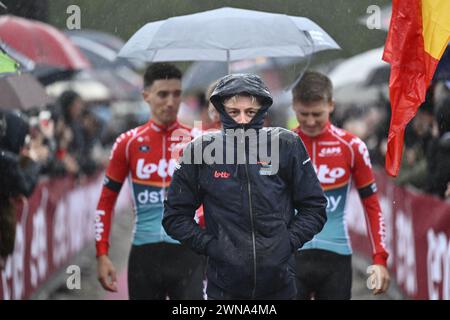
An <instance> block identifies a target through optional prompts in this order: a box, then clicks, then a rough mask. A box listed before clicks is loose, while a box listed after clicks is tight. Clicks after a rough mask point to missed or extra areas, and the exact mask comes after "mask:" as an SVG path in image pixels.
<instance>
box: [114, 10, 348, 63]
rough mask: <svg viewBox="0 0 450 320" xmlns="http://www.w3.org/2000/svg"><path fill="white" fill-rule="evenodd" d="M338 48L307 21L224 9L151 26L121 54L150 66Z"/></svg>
mask: <svg viewBox="0 0 450 320" xmlns="http://www.w3.org/2000/svg"><path fill="white" fill-rule="evenodd" d="M329 49H340V47H339V46H338V44H337V43H336V42H335V41H334V40H333V39H332V38H331V37H330V36H329V35H328V34H327V33H326V32H325V31H324V30H323V29H322V28H320V27H319V26H318V25H317V24H315V23H314V22H313V21H311V20H309V19H307V18H303V17H293V16H288V15H285V14H275V13H267V12H261V11H253V10H244V9H235V8H221V9H216V10H209V11H204V12H200V13H195V14H190V15H186V16H179V17H173V18H169V19H167V20H161V21H156V22H151V23H148V24H146V25H145V26H143V27H142V28H141V29H139V30H138V31H137V32H136V33H135V34H134V35H133V36H132V37H131V38H130V39H129V40H128V42H127V43H126V44H125V46H124V47H123V48H122V49H121V50H120V52H119V56H120V57H126V58H135V59H139V60H143V61H148V62H157V61H227V62H228V65H229V62H230V61H235V60H242V59H251V58H255V57H262V56H264V57H304V56H307V55H310V54H312V53H314V52H318V51H322V50H329Z"/></svg>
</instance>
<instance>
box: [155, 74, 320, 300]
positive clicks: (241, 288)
mask: <svg viewBox="0 0 450 320" xmlns="http://www.w3.org/2000/svg"><path fill="white" fill-rule="evenodd" d="M210 101H211V102H212V103H213V105H214V107H215V108H216V109H217V111H218V112H219V114H220V119H221V122H222V124H223V129H224V130H223V131H216V132H211V133H206V134H204V135H202V136H200V137H198V138H196V139H195V140H193V141H192V142H191V143H190V144H188V145H187V146H186V148H185V149H184V150H183V156H182V158H181V159H180V161H179V164H178V165H177V169H176V170H175V172H174V175H173V178H172V182H171V185H170V187H169V191H168V197H167V200H166V201H165V206H164V218H163V226H164V228H165V230H166V231H167V233H168V234H169V235H170V236H172V237H173V238H174V239H177V240H179V241H180V242H181V243H183V244H187V245H189V246H190V247H191V248H192V249H193V250H194V251H195V252H197V253H200V254H204V255H206V256H207V257H208V266H207V272H206V276H207V290H206V293H207V296H208V299H293V298H295V296H296V286H295V265H294V262H295V259H294V257H295V256H294V253H295V252H296V250H297V249H298V248H300V247H301V246H302V245H303V244H304V243H305V242H307V241H309V240H310V239H312V237H313V236H314V235H315V234H317V233H318V232H319V231H320V230H321V229H322V227H323V225H324V223H325V221H326V214H325V208H326V203H327V201H326V198H325V197H324V194H323V191H322V188H321V187H320V183H319V181H318V179H317V176H316V174H315V172H314V168H313V167H312V164H311V161H310V158H309V156H308V154H307V152H306V149H305V148H304V146H303V143H302V142H301V140H300V138H299V137H298V136H297V135H295V134H294V133H292V132H290V131H288V130H286V129H283V128H263V122H264V117H265V116H266V114H267V110H268V109H269V107H270V106H271V105H272V103H273V100H272V96H271V94H270V92H269V90H268V89H267V87H266V85H265V84H264V83H263V81H262V80H261V79H260V78H259V77H258V76H256V75H251V74H234V75H228V76H225V77H223V78H221V79H220V80H219V82H218V84H217V86H216V88H215V89H214V91H213V93H212V95H211V97H210ZM252 139H256V140H252ZM236 141H237V142H236ZM246 141H254V143H250V142H249V143H247V142H246ZM234 142H236V143H234ZM223 143H224V144H225V147H224V148H223V149H222V151H223V152H222V153H221V155H219V154H220V151H219V149H221V148H220V147H221V146H222V145H223ZM269 145H270V158H267V157H263V156H262V153H260V154H258V155H256V154H255V153H254V152H255V148H257V149H258V152H261V150H263V151H268V148H269ZM274 145H276V146H277V147H274ZM213 146H215V147H216V148H213V149H215V152H214V157H213V159H212V160H213V161H210V160H211V159H209V157H208V153H207V151H208V150H211V148H212V147H213ZM200 152H203V156H202V154H201V153H200ZM212 153H213V152H212ZM199 155H200V157H201V159H200V161H198V159H197V160H196V158H197V157H198V156H199ZM236 158H237V159H236ZM224 159H225V161H224ZM202 204H203V208H204V219H205V228H204V229H202V228H200V227H199V226H198V224H197V223H196V222H195V220H194V217H195V211H196V209H197V208H198V207H200V205H202ZM295 210H297V211H298V214H295Z"/></svg>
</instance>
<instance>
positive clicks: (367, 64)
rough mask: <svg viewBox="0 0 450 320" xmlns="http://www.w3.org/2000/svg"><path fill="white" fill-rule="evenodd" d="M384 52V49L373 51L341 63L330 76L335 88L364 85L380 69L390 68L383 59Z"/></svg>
mask: <svg viewBox="0 0 450 320" xmlns="http://www.w3.org/2000/svg"><path fill="white" fill-rule="evenodd" d="M383 50H384V47H380V48H376V49H372V50H369V51H366V52H363V53H360V54H357V55H355V56H353V57H350V58H348V59H347V60H345V61H343V62H342V63H340V64H339V65H338V66H336V68H334V69H333V70H332V71H331V72H330V74H329V77H330V79H331V81H332V82H333V86H334V87H335V88H339V87H343V86H346V85H349V84H361V85H364V84H365V83H367V82H368V81H369V80H370V79H369V78H370V76H371V75H372V74H373V73H374V72H376V71H377V70H378V69H382V68H386V67H387V68H388V67H389V64H388V63H387V62H384V61H383V59H381V57H382V56H383Z"/></svg>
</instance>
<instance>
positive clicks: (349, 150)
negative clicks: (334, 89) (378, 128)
mask: <svg viewBox="0 0 450 320" xmlns="http://www.w3.org/2000/svg"><path fill="white" fill-rule="evenodd" d="M294 131H295V132H296V133H297V134H298V135H299V136H300V137H301V139H302V140H303V143H304V144H305V146H306V149H307V150H308V153H309V155H310V157H311V160H312V162H313V164H314V168H315V169H316V173H317V176H318V178H319V181H320V183H321V185H322V187H323V189H324V191H325V195H326V197H327V199H328V206H327V217H328V220H327V222H326V224H325V226H324V228H323V230H322V231H321V232H320V233H319V234H317V235H316V236H315V237H314V238H313V239H312V240H311V241H310V242H308V243H306V244H305V245H304V246H303V248H302V249H311V248H318V249H324V250H329V251H333V252H336V253H339V254H351V252H352V251H351V246H350V239H349V236H348V231H347V226H346V223H345V205H346V200H347V196H348V194H349V191H350V187H351V182H352V180H353V182H354V184H355V187H356V189H357V190H358V192H359V195H360V197H361V200H362V203H363V206H364V209H365V217H366V222H367V229H368V233H369V238H370V242H371V245H372V249H373V261H374V263H375V264H382V265H384V266H386V260H387V257H388V253H387V251H386V249H385V245H384V232H385V226H384V220H383V216H382V213H381V209H380V204H379V201H378V197H377V193H376V184H375V180H374V176H373V172H372V165H371V162H370V157H369V151H368V150H367V147H366V145H365V143H364V142H363V141H362V140H361V139H359V138H358V137H357V136H355V135H353V134H351V133H349V132H347V131H345V130H342V129H339V128H337V127H335V126H333V125H332V124H330V123H328V124H327V125H326V127H325V129H324V131H323V132H322V133H321V134H319V135H318V136H316V137H309V136H307V135H306V134H304V133H303V132H302V131H301V130H300V128H296V129H294Z"/></svg>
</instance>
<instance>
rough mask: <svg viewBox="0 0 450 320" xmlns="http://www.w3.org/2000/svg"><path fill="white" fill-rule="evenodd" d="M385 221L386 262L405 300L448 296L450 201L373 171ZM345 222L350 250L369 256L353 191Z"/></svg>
mask: <svg viewBox="0 0 450 320" xmlns="http://www.w3.org/2000/svg"><path fill="white" fill-rule="evenodd" d="M375 176H376V181H377V186H378V190H379V197H380V204H381V207H382V210H383V214H384V218H385V223H386V230H385V231H386V243H385V244H386V247H387V249H388V251H389V253H390V256H389V259H388V267H389V269H390V270H391V275H392V278H393V281H395V283H396V284H397V285H398V286H399V288H400V289H401V291H402V293H403V296H404V297H405V298H406V299H433V300H435V299H445V300H449V299H450V202H448V201H443V200H441V199H440V198H438V197H436V196H432V195H429V194H424V193H422V192H420V191H418V190H417V189H413V188H410V187H402V186H398V185H397V184H395V183H394V181H393V179H392V178H390V177H388V176H387V175H386V173H385V172H384V170H381V169H379V170H376V171H375ZM347 224H348V227H349V233H350V237H351V241H352V246H353V250H354V252H355V253H358V254H360V255H362V256H365V257H366V258H368V259H369V258H370V256H371V248H370V243H369V242H368V241H366V239H367V236H366V232H367V231H366V230H367V228H366V223H365V218H364V215H363V209H362V205H361V203H360V201H359V197H358V195H357V192H356V191H355V190H352V192H351V193H350V195H349V201H348V206H347Z"/></svg>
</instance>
